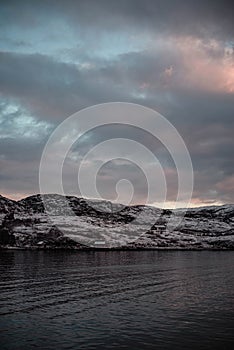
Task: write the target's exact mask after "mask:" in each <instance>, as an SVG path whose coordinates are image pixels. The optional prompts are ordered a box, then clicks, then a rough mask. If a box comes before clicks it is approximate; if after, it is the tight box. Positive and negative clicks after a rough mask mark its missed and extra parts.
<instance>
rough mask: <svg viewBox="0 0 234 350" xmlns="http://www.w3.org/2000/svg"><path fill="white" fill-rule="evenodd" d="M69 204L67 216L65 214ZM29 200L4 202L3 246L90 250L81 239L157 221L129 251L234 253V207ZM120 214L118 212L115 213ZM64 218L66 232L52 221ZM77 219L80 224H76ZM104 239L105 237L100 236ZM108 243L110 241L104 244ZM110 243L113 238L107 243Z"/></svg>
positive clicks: (0, 205) (0, 212) (0, 206)
mask: <svg viewBox="0 0 234 350" xmlns="http://www.w3.org/2000/svg"><path fill="white" fill-rule="evenodd" d="M64 198H65V199H66V201H67V203H68V208H69V210H68V212H67V213H66V211H64V207H63V203H64ZM43 199H44V200H45V202H46V208H47V210H49V212H50V215H51V217H49V216H48V215H47V212H46V211H45V207H44V202H43V200H42V196H41V195H34V196H30V197H27V198H25V199H23V200H20V201H18V202H16V201H12V200H9V199H7V198H4V197H2V196H0V219H1V221H0V246H1V247H10V246H13V247H19V248H38V249H39V248H40V249H42V248H43V249H58V248H59V249H60V248H61V249H87V246H86V245H85V244H84V243H83V244H81V243H80V242H82V239H81V240H80V237H81V236H82V235H83V236H84V237H86V236H89V234H90V232H92V231H98V230H99V229H100V228H101V229H103V228H104V230H105V232H106V233H105V237H106V234H107V233H108V230H109V229H110V228H111V229H112V230H113V228H114V230H116V231H114V234H115V232H116V234H118V233H119V232H122V230H123V231H124V225H125V224H128V223H131V222H133V220H135V221H134V225H135V226H134V230H136V231H137V230H139V231H140V230H141V222H138V220H137V219H138V217H139V214H142V213H143V222H144V221H146V222H147V220H149V218H150V217H153V219H155V220H154V221H155V223H154V224H153V225H152V226H151V228H150V229H149V230H148V231H147V232H145V233H143V234H142V235H140V236H139V238H138V239H136V240H135V241H133V242H130V243H128V244H127V245H125V246H124V249H139V248H147V249H148V248H152V249H234V205H224V206H213V207H204V208H193V209H189V210H188V211H187V212H186V211H183V210H166V209H164V210H163V209H158V208H154V207H144V206H142V205H136V206H126V207H125V206H123V205H117V204H113V203H111V202H108V201H100V202H98V205H94V204H97V201H95V200H85V199H83V198H78V197H75V196H68V197H63V196H61V195H57V194H48V195H43ZM116 209H118V210H116ZM180 216H181V217H182V221H181V223H180V225H179V227H176V229H172V230H171V229H170V228H168V227H167V223H168V221H169V220H173V218H176V217H180ZM53 217H56V218H59V219H60V222H61V223H62V224H61V225H62V226H63V229H62V230H60V229H59V227H56V226H55V225H54V224H53V223H52V222H51V219H52V218H53ZM74 218H75V224H74ZM100 239H102V237H101V236H100ZM105 239H106V238H105ZM108 239H110V242H111V237H110V238H108Z"/></svg>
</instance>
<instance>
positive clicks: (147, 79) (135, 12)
mask: <svg viewBox="0 0 234 350" xmlns="http://www.w3.org/2000/svg"><path fill="white" fill-rule="evenodd" d="M0 9H1V11H0V23H1V24H0V30H1V43H2V44H1V49H0V50H1V51H0V162H1V173H0V181H1V191H2V193H9V194H11V195H14V193H17V194H18V193H22V194H26V193H32V192H36V191H37V190H38V166H39V160H40V155H41V152H42V150H43V147H44V145H45V142H46V140H47V138H48V136H49V134H50V132H51V131H52V130H53V129H54V128H55V127H56V125H58V123H59V122H60V121H62V120H64V119H65V118H66V117H68V116H69V115H71V114H72V113H74V112H76V111H77V110H81V109H82V108H85V107H88V106H91V105H94V104H99V103H104V102H113V101H123V102H124V101H125V102H134V103H139V104H143V105H145V106H148V107H151V108H153V109H156V110H157V111H159V112H160V113H162V114H163V115H165V117H167V118H168V119H169V120H170V121H171V122H172V123H173V124H174V125H175V126H176V128H177V129H178V131H179V132H180V134H181V135H182V136H183V138H184V140H185V142H186V145H187V147H188V149H189V151H190V154H191V157H192V160H193V165H194V169H195V191H194V199H195V200H196V201H197V202H199V200H200V201H201V202H202V203H206V202H207V201H211V202H212V201H217V202H218V201H220V202H222V201H224V202H231V201H232V202H234V193H233V187H232V184H233V183H234V179H233V176H234V175H233V174H234V167H233V155H232V150H233V148H234V141H233V132H234V123H233V113H234V104H233V92H234V51H233V42H234V39H233V38H234V25H233V23H234V21H233V12H234V11H233V10H234V5H233V2H232V1H226V0H224V1H218V0H214V1H211V0H206V1H203V2H201V1H192V0H174V1H169V0H157V1H153V0H146V1H138V0H127V1H126V0H119V1H111V0H100V1H95V0H86V1H70V0H68V1H60V0H58V1H54V0H51V1H47V0H46V1H43V2H38V1H10V0H8V1H1V4H0ZM86 136H87V137H86V138H84V140H81V141H80V143H79V145H78V146H77V145H76V146H77V147H78V148H74V149H73V152H74V154H75V152H77V150H78V153H79V157H80V158H79V160H81V159H82V156H83V155H84V154H85V153H86V152H87V151H88V150H89V149H91V148H92V147H93V146H94V145H96V144H98V143H99V142H101V141H103V140H106V139H109V138H112V137H116V136H117V137H118V136H120V137H127V138H130V139H134V140H137V141H139V142H141V143H142V144H145V145H146V146H147V147H148V148H149V149H151V150H153V151H154V152H155V154H157V156H158V157H159V159H160V161H161V162H162V163H163V164H164V166H165V167H166V168H170V169H171V173H170V174H169V175H168V181H169V183H170V184H171V185H170V191H169V192H170V193H169V197H168V198H169V200H172V199H173V198H174V196H175V193H176V185H177V181H176V180H177V179H176V177H175V176H174V175H175V174H174V173H173V170H174V164H173V162H172V161H171V159H170V156H169V155H168V154H167V152H166V150H165V148H163V147H162V145H161V144H160V143H159V142H158V141H155V140H153V139H152V137H150V136H149V135H145V134H144V133H142V132H139V131H137V130H133V129H130V128H127V127H124V128H123V127H122V128H121V127H119V129H118V130H117V129H116V128H115V129H113V128H109V129H108V128H102V129H100V130H95V131H93V132H91V133H90V135H86ZM118 166H119V167H118ZM118 166H117V164H115V163H110V164H108V165H107V166H106V168H103V169H102V171H101V172H100V174H99V182H100V181H101V179H103V181H104V182H103V185H100V188H101V191H102V192H103V193H104V194H105V195H106V196H108V193H109V194H111V193H112V194H113V193H114V192H113V191H114V190H113V186H114V183H115V182H116V181H117V180H119V179H120V177H121V176H124V175H126V177H128V176H130V175H131V174H133V172H134V171H132V167H131V166H130V165H129V164H128V166H127V165H123V164H122V165H121V166H120V165H118ZM117 169H118V171H117ZM167 170H168V169H167ZM135 174H136V177H135V178H134V181H135V182H134V184H135V187H136V188H137V190H138V197H137V198H136V202H137V201H139V200H143V198H144V193H145V184H144V181H143V182H142V181H141V180H140V178H141V176H140V175H139V174H138V172H137V171H135ZM137 179H138V180H137ZM74 183H75V182H74Z"/></svg>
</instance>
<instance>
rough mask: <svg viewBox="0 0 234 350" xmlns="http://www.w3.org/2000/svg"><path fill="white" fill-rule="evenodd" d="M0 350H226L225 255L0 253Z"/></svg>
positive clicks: (228, 286)
mask: <svg viewBox="0 0 234 350" xmlns="http://www.w3.org/2000/svg"><path fill="white" fill-rule="evenodd" d="M0 254H1V257H0V259H1V267H0V276H1V277H0V293H1V301H0V327H1V337H0V349H1V350H4V349H22V350H23V349H25V350H27V349H78V350H79V349H141V350H142V349H232V348H233V349H234V299H233V294H234V277H233V276H234V274H233V267H234V252H228V251H227V252H207V251H203V252H185V251H177V252H176V251H174V252H173V251H136V252H133V251H123V252H120V251H119V252H114V251H110V252H103V251H100V252H59V251H57V252H43V251H1V252H0Z"/></svg>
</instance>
